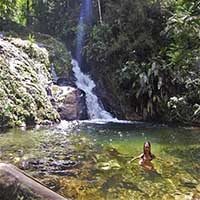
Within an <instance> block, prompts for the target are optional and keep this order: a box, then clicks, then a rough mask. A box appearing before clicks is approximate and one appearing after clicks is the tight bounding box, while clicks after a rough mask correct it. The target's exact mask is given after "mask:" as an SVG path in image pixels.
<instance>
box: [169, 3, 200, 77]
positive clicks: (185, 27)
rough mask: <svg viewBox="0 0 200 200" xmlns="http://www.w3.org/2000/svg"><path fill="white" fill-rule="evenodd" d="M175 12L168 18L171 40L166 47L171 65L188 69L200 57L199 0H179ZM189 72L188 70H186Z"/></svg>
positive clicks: (175, 67)
mask: <svg viewBox="0 0 200 200" xmlns="http://www.w3.org/2000/svg"><path fill="white" fill-rule="evenodd" d="M174 6H175V8H174V13H173V15H172V16H171V17H170V18H169V19H168V21H167V26H166V32H167V35H168V38H169V39H170V42H169V44H168V46H167V47H166V55H167V57H168V61H169V65H170V67H172V68H174V69H175V70H182V71H188V70H193V69H194V68H195V67H196V66H197V61H198V60H199V59H200V48H199V42H198V41H199V39H200V29H199V27H200V18H199V13H198V11H199V9H200V5H199V3H198V1H196V0H193V1H186V0H182V1H177V2H176V4H175V5H174ZM186 73H187V72H186Z"/></svg>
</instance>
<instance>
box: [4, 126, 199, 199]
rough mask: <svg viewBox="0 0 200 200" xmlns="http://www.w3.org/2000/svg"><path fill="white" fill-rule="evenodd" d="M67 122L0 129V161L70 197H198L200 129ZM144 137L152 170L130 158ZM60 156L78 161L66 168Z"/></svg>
mask: <svg viewBox="0 0 200 200" xmlns="http://www.w3.org/2000/svg"><path fill="white" fill-rule="evenodd" d="M68 125H69V126H66V127H65V126H63V128H64V129H57V128H49V129H44V128H43V129H32V130H26V131H23V130H20V129H12V130H10V131H7V132H2V133H1V134H0V159H1V161H2V162H9V163H13V164H15V165H16V166H18V167H20V168H22V169H24V170H25V171H26V172H28V173H30V174H31V175H32V176H34V177H36V178H38V179H40V181H41V182H43V183H44V184H46V185H47V186H48V187H49V188H51V189H53V190H54V191H56V192H58V193H60V194H61V195H63V196H65V197H68V198H71V199H82V200H85V199H87V200H90V199H91V200H93V199H103V200H104V199H105V200H114V199H123V200H129V199H130V200H131V199H134V200H137V199H144V200H146V199H150V200H151V199H156V200H157V199H158V200H160V199H162V200H166V199H167V200H171V199H175V200H189V199H193V200H194V199H200V129H192V128H191V129H190V128H169V127H163V126H153V125H150V124H142V123H141V124H133V125H130V124H127V125H125V124H107V125H93V124H79V123H78V124H73V123H69V124H68ZM147 140H148V141H151V144H152V149H151V151H152V153H154V154H155V155H156V157H157V158H156V159H155V160H153V164H154V167H155V169H156V172H145V171H143V169H141V167H140V166H139V165H138V161H134V162H132V163H131V164H129V163H128V161H129V160H130V159H131V157H132V156H133V157H134V156H138V155H139V154H140V153H142V151H143V143H144V141H147ZM63 161H66V162H69V163H72V164H73V163H76V165H75V164H74V165H72V166H70V167H69V166H68V167H66V168H65V166H66V165H64V164H63V165H60V163H62V162H63ZM26 163H29V164H27V166H26ZM30 163H33V164H34V167H33V165H31V166H30ZM65 164H66V163H65ZM24 165H25V167H24Z"/></svg>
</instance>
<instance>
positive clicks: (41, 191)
mask: <svg viewBox="0 0 200 200" xmlns="http://www.w3.org/2000/svg"><path fill="white" fill-rule="evenodd" d="M0 199H2V200H11V199H26V200H32V199H35V200H67V199H65V198H64V197H62V196H60V195H59V194H56V193H55V192H53V191H51V190H50V189H48V188H46V187H45V186H44V185H42V184H41V183H39V181H37V180H35V179H34V178H32V177H30V176H29V175H28V174H26V173H25V172H23V171H21V170H19V169H18V168H16V167H15V166H14V165H11V164H4V163H0Z"/></svg>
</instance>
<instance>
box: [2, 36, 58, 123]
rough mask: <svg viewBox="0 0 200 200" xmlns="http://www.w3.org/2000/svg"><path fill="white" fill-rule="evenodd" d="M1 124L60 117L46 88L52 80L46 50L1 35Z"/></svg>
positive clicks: (49, 119)
mask: <svg viewBox="0 0 200 200" xmlns="http://www.w3.org/2000/svg"><path fill="white" fill-rule="evenodd" d="M0 48H1V52H0V53H1V56H0V119H1V120H0V121H1V124H0V126H11V127H12V126H23V125H25V124H26V125H34V124H41V123H47V122H48V123H49V122H50V121H57V120H59V118H60V117H59V114H58V113H57V111H56V110H55V109H54V108H53V106H52V104H51V102H50V100H49V98H48V96H47V92H46V90H45V86H47V84H48V82H49V81H50V80H51V76H50V73H49V71H48V66H49V65H50V61H49V53H48V51H47V50H46V49H45V48H41V47H39V46H38V45H37V44H35V43H33V42H31V41H28V40H22V39H19V38H6V37H4V38H0Z"/></svg>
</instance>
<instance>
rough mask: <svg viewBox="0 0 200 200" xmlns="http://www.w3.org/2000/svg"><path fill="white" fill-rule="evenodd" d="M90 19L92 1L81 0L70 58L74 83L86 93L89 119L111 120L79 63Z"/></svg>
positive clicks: (90, 80)
mask: <svg viewBox="0 0 200 200" xmlns="http://www.w3.org/2000/svg"><path fill="white" fill-rule="evenodd" d="M91 19H92V1H91V0H83V1H82V4H81V10H80V17H79V24H78V31H77V41H76V60H72V65H73V69H72V70H73V72H74V76H75V78H76V85H77V87H78V88H79V89H81V90H83V91H84V92H85V93H86V104H87V109H88V115H89V117H90V119H104V120H112V119H113V117H112V115H111V114H110V113H109V112H107V111H106V110H105V109H104V108H103V104H102V103H101V102H100V100H99V99H98V97H97V96H96V94H95V93H94V91H93V89H94V88H95V87H96V85H95V83H94V81H93V80H92V79H91V78H90V76H89V75H87V74H84V73H83V72H82V71H81V69H80V67H79V65H80V66H81V65H82V55H81V52H82V48H83V46H84V40H85V26H90V25H91V21H92V20H91Z"/></svg>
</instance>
